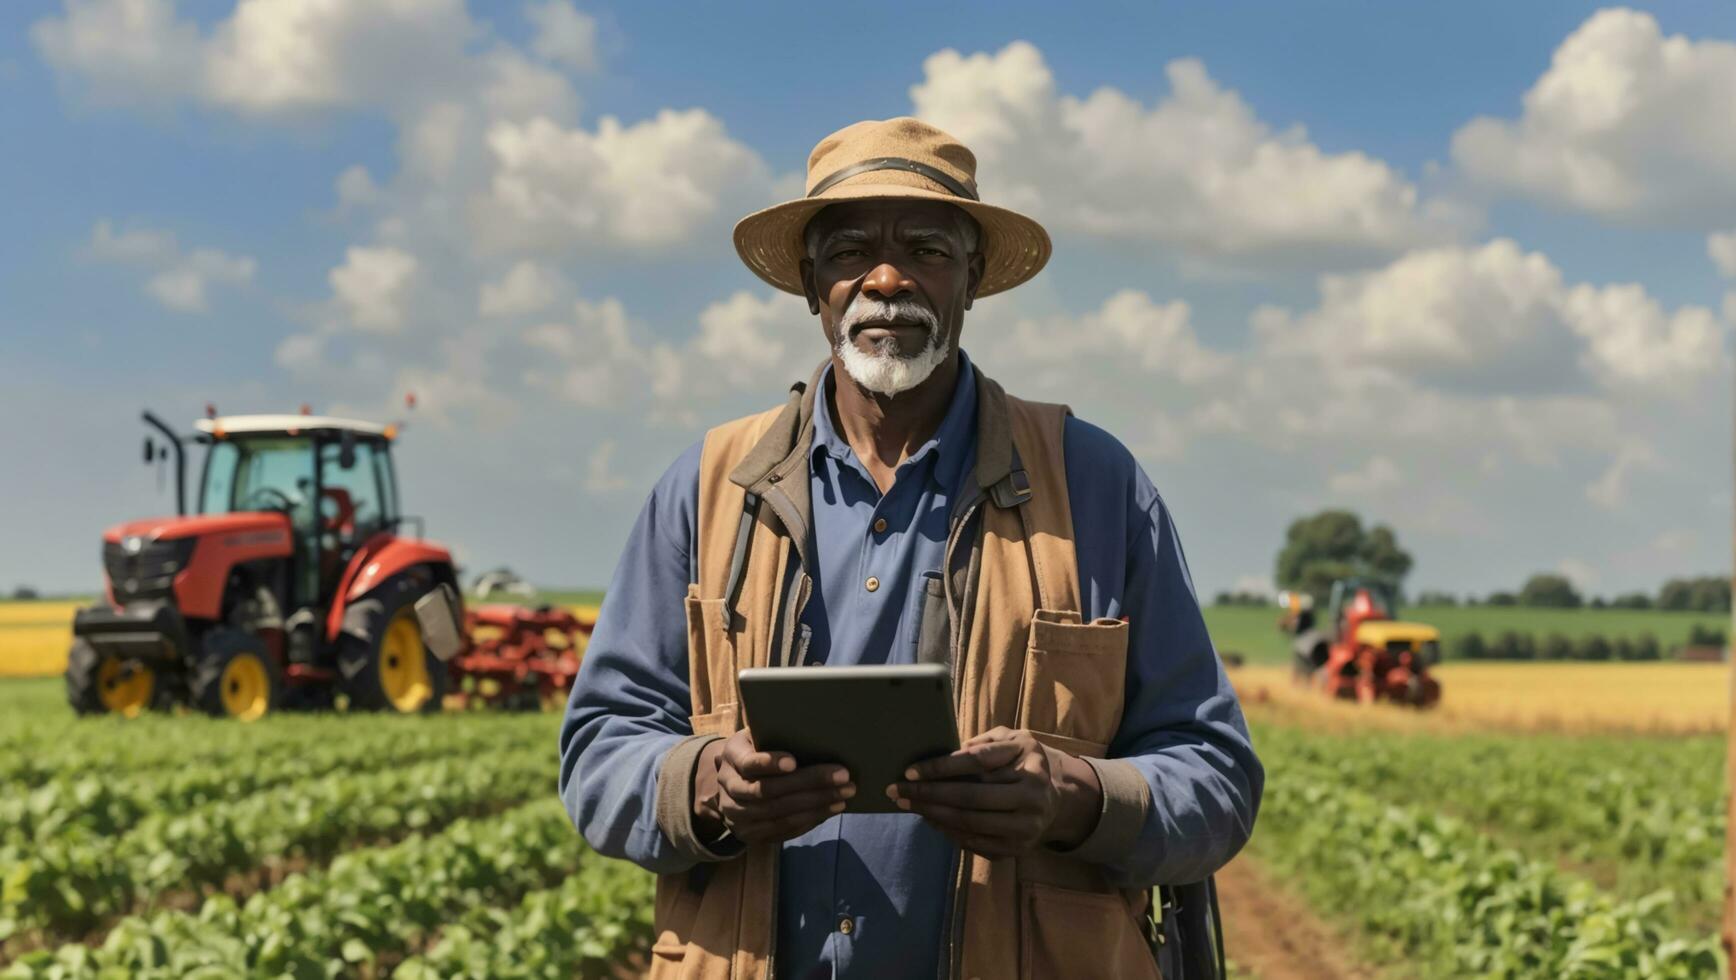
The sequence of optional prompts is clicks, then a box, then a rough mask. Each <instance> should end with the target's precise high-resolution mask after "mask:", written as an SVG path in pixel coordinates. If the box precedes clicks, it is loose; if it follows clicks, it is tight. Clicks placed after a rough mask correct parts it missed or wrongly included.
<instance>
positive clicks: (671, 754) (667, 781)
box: [657, 735, 742, 861]
mask: <svg viewBox="0 0 1736 980" xmlns="http://www.w3.org/2000/svg"><path fill="white" fill-rule="evenodd" d="M720 740H721V739H720V736H717V735H691V736H688V737H687V738H684V739H682V740H681V741H679V742H676V743H675V746H674V747H673V748H671V749H670V750H669V751H668V752H667V753H666V754H665V755H664V756H663V764H662V766H660V767H659V768H658V770H657V827H658V829H659V830H661V831H663V836H665V837H667V838H669V843H670V844H671V845H673V846H674V848H675V850H676V852H677V853H679V854H681V855H682V856H683V857H686V858H688V859H690V860H694V861H727V860H729V859H730V858H732V857H735V856H736V855H738V854H740V853H741V852H742V845H741V844H740V843H739V842H738V841H736V840H735V839H734V838H733V837H730V836H728V835H727V834H726V835H725V836H724V837H722V838H720V839H718V840H714V841H705V840H701V839H700V838H699V835H698V834H697V833H695V831H694V829H693V770H694V769H695V768H696V767H698V765H699V754H700V753H701V752H702V751H704V749H705V747H706V746H707V745H710V744H711V743H712V742H716V741H720Z"/></svg>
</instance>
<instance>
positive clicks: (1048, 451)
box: [650, 373, 1158, 980]
mask: <svg viewBox="0 0 1736 980" xmlns="http://www.w3.org/2000/svg"><path fill="white" fill-rule="evenodd" d="M816 380H817V376H816ZM977 392H978V402H977V427H978V433H977V467H976V472H975V477H976V479H975V481H974V486H972V487H971V488H970V489H967V490H966V491H965V492H964V494H963V495H964V496H966V497H974V498H975V502H974V503H965V502H963V501H961V502H960V503H961V504H964V505H963V506H961V507H959V508H955V511H954V528H953V533H952V535H951V536H950V537H949V540H948V545H947V556H948V574H946V575H944V576H943V581H944V582H945V584H946V588H945V593H946V594H945V600H946V607H945V608H946V611H947V612H948V614H949V616H950V621H951V624H952V626H951V636H950V651H949V659H950V660H951V663H952V667H953V678H954V690H955V692H956V696H957V699H958V728H959V736H960V738H969V737H971V736H973V735H976V734H978V733H981V732H984V731H987V730H989V729H991V728H994V727H996V726H998V725H1005V726H1008V727H1011V728H1026V729H1030V730H1031V731H1032V732H1033V733H1034V734H1036V736H1037V737H1038V738H1039V739H1040V740H1041V741H1043V742H1045V743H1046V744H1049V745H1051V746H1053V747H1055V748H1058V749H1061V750H1063V751H1066V752H1070V753H1073V754H1075V755H1079V756H1087V757H1097V758H1100V757H1102V756H1103V755H1104V753H1105V751H1106V749H1107V746H1108V743H1109V741H1110V739H1111V738H1113V736H1114V733H1115V730H1116V728H1117V726H1118V725H1119V724H1120V721H1121V709H1122V702H1123V685H1124V671H1125V668H1126V658H1127V624H1126V623H1123V622H1118V621H1114V620H1099V621H1097V622H1094V623H1081V622H1080V612H1079V609H1080V596H1079V573H1078V567H1079V566H1078V561H1077V558H1076V556H1075V554H1074V550H1073V522H1072V515H1071V512H1070V510H1069V504H1068V499H1067V479H1066V467H1065V463H1064V458H1063V454H1062V443H1061V439H1062V427H1063V424H1064V420H1065V418H1066V416H1067V414H1068V411H1067V409H1066V408H1065V407H1064V406H1060V405H1046V404H1040V403H1036V402H1026V401H1021V400H1019V399H1016V398H1012V397H1010V396H1008V395H1006V394H1005V393H1004V392H1003V391H1002V390H1001V388H1000V386H999V385H997V384H995V383H994V382H993V381H991V380H989V379H988V378H986V377H984V376H982V375H981V374H980V373H979V374H978V375H977ZM813 411H814V394H813V386H812V385H809V386H801V385H797V386H796V387H795V388H794V389H793V391H792V395H791V398H790V401H789V403H788V404H786V405H785V406H784V407H783V408H782V409H777V410H773V411H770V412H766V413H763V414H760V415H755V416H750V417H748V418H745V419H740V420H738V421H735V422H731V423H728V424H726V425H723V426H720V427H718V428H716V429H713V430H712V431H711V432H709V433H708V434H707V435H706V438H705V444H704V447H703V449H702V451H701V456H700V474H699V528H698V537H697V541H698V556H697V573H698V575H697V577H698V582H697V583H696V584H694V585H691V586H689V587H688V593H687V600H686V608H687V641H688V663H689V672H690V680H691V684H692V692H693V693H692V698H693V704H692V712H693V714H692V722H693V731H694V733H695V734H696V735H702V734H710V733H715V734H719V735H728V734H730V733H732V732H734V731H736V730H737V729H738V728H739V727H740V724H741V722H740V714H739V709H738V698H737V694H736V672H737V671H738V670H740V669H741V668H744V667H759V666H766V665H767V664H779V663H790V662H796V661H797V660H798V658H797V657H796V656H794V652H793V650H792V644H795V643H796V642H797V640H796V636H797V623H798V622H799V619H800V616H801V609H802V606H803V605H804V604H805V603H806V602H807V601H808V599H809V597H810V593H811V591H812V583H811V582H810V580H809V579H808V577H807V576H806V575H805V574H803V573H802V572H801V566H802V565H805V564H806V558H807V557H808V556H806V555H805V554H804V552H805V551H806V549H807V547H808V539H809V534H808V530H809V515H810V514H811V509H810V506H809V501H808V450H809V448H810V445H811V439H812V432H813V427H812V417H813V414H812V413H813ZM749 494H752V495H753V497H754V498H757V501H758V503H757V505H755V504H753V502H752V501H750V500H749ZM744 515H748V516H747V517H746V518H744ZM972 528H974V529H975V533H974V534H966V533H965V532H966V531H967V530H969V529H972ZM966 538H969V539H970V540H965V539H966ZM967 554H968V559H967V558H966V557H965V556H966V555H967ZM791 562H798V563H801V564H799V565H798V566H797V567H796V568H794V569H792V568H791V565H790V563H791ZM954 567H957V568H958V569H960V570H961V574H958V575H954V574H951V571H952V569H953V568H954ZM732 600H733V601H732ZM779 850H780V848H779V847H778V845H776V844H769V845H762V846H755V847H750V848H748V849H747V851H746V852H745V853H744V854H742V855H741V856H740V857H738V858H735V859H733V860H730V861H725V862H721V863H717V864H706V865H701V866H700V867H699V868H696V869H695V870H694V871H693V872H687V873H681V874H672V875H664V876H662V877H661V878H660V879H659V881H658V887H657V907H656V932H657V941H656V945H655V947H654V949H653V955H652V965H651V970H650V976H652V977H654V978H664V977H668V978H683V980H762V978H766V977H769V976H772V975H773V974H774V973H775V971H776V965H775V963H774V962H773V953H774V951H775V949H776V941H775V937H774V935H773V931H774V929H775V928H776V922H777V904H776V888H777V879H778V864H777V862H778V855H779ZM956 870H957V877H956V879H955V882H954V887H953V894H952V901H951V902H950V903H949V909H950V911H949V917H950V921H949V922H948V927H949V928H947V929H946V930H945V940H944V947H945V949H944V953H943V961H942V963H940V964H937V966H938V967H939V974H940V975H941V976H944V977H949V978H958V977H968V978H983V980H1000V978H1015V977H1019V978H1024V977H1030V978H1045V977H1068V978H1071V977H1105V978H1109V977H1113V978H1142V980H1150V978H1154V977H1157V976H1158V970H1157V966H1156V963H1155V962H1154V960H1153V958H1152V954H1151V951H1150V949H1149V947H1148V946H1147V944H1146V941H1145V938H1144V932H1143V925H1142V924H1143V922H1144V919H1145V915H1146V901H1147V896H1146V893H1145V892H1143V891H1118V890H1116V889H1115V888H1113V887H1112V886H1110V885H1109V884H1108V883H1107V882H1106V881H1105V880H1104V877H1103V875H1102V873H1101V872H1100V871H1099V870H1098V868H1097V867H1096V866H1095V865H1091V864H1087V863H1084V862H1082V861H1078V860H1074V859H1071V858H1069V857H1067V856H1066V855H1065V854H1062V853H1056V852H1039V853H1035V854H1031V855H1028V856H1025V857H1020V858H1016V859H1015V858H1008V859H1000V860H989V859H987V858H984V857H981V856H979V855H976V854H970V853H965V854H963V855H962V860H961V861H960V862H959V864H958V867H957V869H956Z"/></svg>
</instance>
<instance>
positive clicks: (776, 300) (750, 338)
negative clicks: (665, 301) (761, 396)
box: [690, 290, 825, 388]
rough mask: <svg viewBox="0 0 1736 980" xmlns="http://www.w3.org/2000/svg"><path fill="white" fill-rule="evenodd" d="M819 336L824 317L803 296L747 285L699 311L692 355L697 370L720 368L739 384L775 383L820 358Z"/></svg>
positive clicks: (719, 371) (698, 372) (725, 375)
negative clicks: (752, 288) (810, 308)
mask: <svg viewBox="0 0 1736 980" xmlns="http://www.w3.org/2000/svg"><path fill="white" fill-rule="evenodd" d="M819 336H820V329H819V321H818V320H817V319H816V318H815V317H814V316H813V315H812V314H810V313H808V308H807V307H806V306H804V305H803V303H802V301H801V300H799V299H797V298H795V297H793V296H788V295H784V294H782V293H769V294H767V295H766V296H764V297H763V298H762V297H759V296H755V295H754V294H753V293H750V292H748V291H747V290H742V291H740V292H737V293H735V294H734V295H732V296H730V297H729V298H728V299H725V300H721V301H718V302H715V303H712V304H711V305H709V306H707V307H706V308H705V309H704V310H702V311H701V312H700V314H699V334H698V336H696V337H694V338H693V344H692V350H691V352H690V356H691V357H692V358H693V359H695V361H696V363H695V365H694V366H695V369H696V370H695V374H707V373H718V374H721V375H722V376H723V377H724V378H725V379H726V380H727V381H728V382H729V383H730V384H731V385H733V386H735V387H738V388H747V387H752V386H756V385H764V384H768V383H769V384H776V383H777V382H779V381H784V380H787V378H786V376H787V375H788V374H790V373H792V372H794V373H803V374H805V372H806V369H807V368H809V367H811V366H812V365H813V364H817V363H819V361H820V358H821V356H822V355H821V354H820V353H818V352H819V351H821V350H823V349H824V346H825V345H824V344H823V343H822V342H821V341H820V340H819ZM810 354H812V356H811V357H809V356H808V355H810ZM796 360H801V361H802V363H799V364H798V363H794V361H796ZM809 362H811V363H809Z"/></svg>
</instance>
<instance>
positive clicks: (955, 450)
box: [812, 350, 977, 490]
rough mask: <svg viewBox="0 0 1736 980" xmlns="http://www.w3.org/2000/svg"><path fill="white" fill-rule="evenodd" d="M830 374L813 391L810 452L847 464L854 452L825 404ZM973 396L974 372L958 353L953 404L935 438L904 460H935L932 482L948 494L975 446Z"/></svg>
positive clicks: (828, 371)
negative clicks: (931, 458) (813, 403)
mask: <svg viewBox="0 0 1736 980" xmlns="http://www.w3.org/2000/svg"><path fill="white" fill-rule="evenodd" d="M831 372H832V365H831V364H827V365H826V367H825V369H824V370H823V371H821V373H820V379H819V381H818V384H819V387H818V388H817V389H816V390H815V394H816V404H815V406H814V447H813V450H812V451H813V452H815V453H822V452H823V453H826V454H827V455H829V456H831V457H832V458H833V459H837V460H839V461H849V460H853V459H854V458H855V450H853V449H851V448H850V443H849V442H847V441H845V439H844V437H843V436H842V435H841V434H840V433H839V432H838V430H837V429H836V428H835V427H834V426H833V425H832V413H831V411H830V410H828V408H827V406H826V403H825V401H824V399H825V397H826V387H825V386H826V383H827V381H828V380H829V379H830V378H831ZM976 392H977V384H976V370H975V369H974V368H972V367H971V363H970V357H969V356H967V355H966V354H965V352H964V351H962V350H961V351H959V352H958V381H957V383H955V384H954V385H953V389H952V401H951V402H950V403H949V404H948V405H947V408H946V415H945V416H944V417H943V418H942V419H941V420H940V425H939V427H937V428H936V429H935V430H934V435H933V436H930V437H929V440H928V441H927V442H925V443H923V444H922V445H921V447H919V448H918V449H917V450H916V452H914V453H911V454H910V459H908V460H906V462H912V461H918V460H921V459H922V458H923V457H925V456H929V455H932V456H934V478H935V480H936V481H937V482H938V483H939V484H940V485H941V486H942V487H945V488H947V489H948V490H950V489H952V488H954V487H956V486H957V485H958V475H959V471H960V470H961V469H963V467H964V464H965V460H966V458H967V457H969V456H970V450H971V448H972V447H973V446H974V445H975V443H976V409H977V397H976Z"/></svg>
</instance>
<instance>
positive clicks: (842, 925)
mask: <svg viewBox="0 0 1736 980" xmlns="http://www.w3.org/2000/svg"><path fill="white" fill-rule="evenodd" d="M838 931H839V932H841V933H843V934H844V935H846V936H848V935H849V934H851V933H852V932H855V931H856V920H854V919H852V918H850V917H849V916H847V915H846V916H844V917H843V918H841V919H839V920H838Z"/></svg>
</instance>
